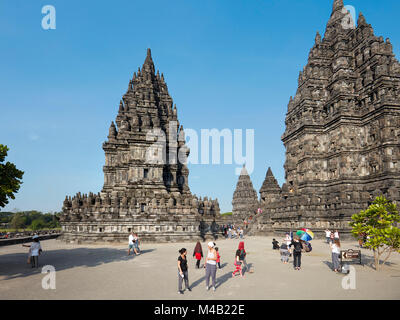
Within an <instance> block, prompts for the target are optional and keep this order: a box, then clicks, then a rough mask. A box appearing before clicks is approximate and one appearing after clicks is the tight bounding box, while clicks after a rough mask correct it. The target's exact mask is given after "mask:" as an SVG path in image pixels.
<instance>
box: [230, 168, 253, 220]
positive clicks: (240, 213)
mask: <svg viewBox="0 0 400 320" xmlns="http://www.w3.org/2000/svg"><path fill="white" fill-rule="evenodd" d="M258 206H259V203H258V196H257V191H256V190H255V189H254V187H253V183H252V182H251V179H250V176H249V174H248V172H247V170H246V166H245V165H243V168H242V171H241V172H240V176H239V179H238V182H237V184H236V189H235V192H234V193H233V199H232V217H233V219H234V220H235V221H242V220H243V219H245V218H247V217H248V216H249V215H251V214H254V213H255V212H256V210H257V208H258Z"/></svg>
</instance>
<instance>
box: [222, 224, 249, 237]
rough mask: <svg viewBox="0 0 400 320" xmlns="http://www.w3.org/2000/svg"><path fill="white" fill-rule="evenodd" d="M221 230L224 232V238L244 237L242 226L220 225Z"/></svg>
mask: <svg viewBox="0 0 400 320" xmlns="http://www.w3.org/2000/svg"><path fill="white" fill-rule="evenodd" d="M222 231H223V233H224V236H225V238H227V239H239V238H240V239H243V238H244V230H243V228H241V227H239V226H235V225H230V224H228V225H224V226H223V227H222Z"/></svg>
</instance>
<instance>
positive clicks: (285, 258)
mask: <svg viewBox="0 0 400 320" xmlns="http://www.w3.org/2000/svg"><path fill="white" fill-rule="evenodd" d="M325 236H326V242H327V243H328V244H329V246H330V248H331V253H332V265H333V267H332V270H333V271H334V272H339V271H340V262H339V257H340V241H339V232H338V230H335V231H331V230H328V229H327V230H325ZM292 247H293V248H292ZM272 249H273V250H279V251H280V257H281V261H282V262H283V263H284V264H287V263H288V262H289V257H291V256H293V268H294V269H295V270H300V269H301V254H302V252H310V251H311V250H312V247H311V244H310V243H309V242H306V241H303V240H301V239H300V238H299V237H298V236H296V235H295V236H294V237H293V233H291V232H290V233H286V236H285V239H283V242H282V244H281V245H279V242H278V241H277V240H276V239H272Z"/></svg>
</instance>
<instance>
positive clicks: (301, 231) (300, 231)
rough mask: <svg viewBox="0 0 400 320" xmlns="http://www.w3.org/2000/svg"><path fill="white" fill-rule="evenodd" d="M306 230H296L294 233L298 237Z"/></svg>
mask: <svg viewBox="0 0 400 320" xmlns="http://www.w3.org/2000/svg"><path fill="white" fill-rule="evenodd" d="M305 233H306V231H305V230H303V229H300V230H297V232H296V235H298V236H299V237H301V236H303V234H305Z"/></svg>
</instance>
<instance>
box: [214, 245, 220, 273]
mask: <svg viewBox="0 0 400 320" xmlns="http://www.w3.org/2000/svg"><path fill="white" fill-rule="evenodd" d="M214 245H215V243H214ZM215 251H216V252H217V260H216V261H217V264H218V269H221V256H220V255H219V251H218V247H215Z"/></svg>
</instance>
